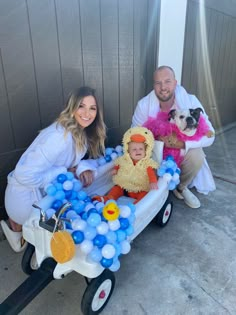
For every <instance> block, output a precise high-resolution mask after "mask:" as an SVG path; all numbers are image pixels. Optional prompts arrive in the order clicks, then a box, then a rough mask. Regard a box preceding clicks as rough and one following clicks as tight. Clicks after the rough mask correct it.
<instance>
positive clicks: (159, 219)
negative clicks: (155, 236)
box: [156, 198, 173, 227]
mask: <svg viewBox="0 0 236 315" xmlns="http://www.w3.org/2000/svg"><path fill="white" fill-rule="evenodd" d="M172 210H173V202H172V201H170V198H167V200H166V202H165V203H164V205H163V207H162V208H161V210H160V211H159V212H158V214H157V216H156V223H157V224H158V225H159V226H161V227H164V226H166V224H167V223H168V222H169V220H170V217H171V214H172Z"/></svg>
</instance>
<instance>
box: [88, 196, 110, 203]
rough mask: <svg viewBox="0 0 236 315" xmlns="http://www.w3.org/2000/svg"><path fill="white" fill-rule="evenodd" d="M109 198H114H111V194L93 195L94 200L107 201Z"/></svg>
mask: <svg viewBox="0 0 236 315" xmlns="http://www.w3.org/2000/svg"><path fill="white" fill-rule="evenodd" d="M109 199H112V198H110V197H109V196H94V197H92V200H93V201H94V200H96V201H100V202H104V203H105V202H107V201H108V200H109Z"/></svg>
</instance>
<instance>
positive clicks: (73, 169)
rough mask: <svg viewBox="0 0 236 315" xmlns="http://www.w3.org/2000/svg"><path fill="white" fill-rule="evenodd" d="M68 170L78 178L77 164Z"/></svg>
mask: <svg viewBox="0 0 236 315" xmlns="http://www.w3.org/2000/svg"><path fill="white" fill-rule="evenodd" d="M68 172H71V173H73V174H74V176H75V178H77V179H78V176H77V174H76V166H74V167H70V168H68Z"/></svg>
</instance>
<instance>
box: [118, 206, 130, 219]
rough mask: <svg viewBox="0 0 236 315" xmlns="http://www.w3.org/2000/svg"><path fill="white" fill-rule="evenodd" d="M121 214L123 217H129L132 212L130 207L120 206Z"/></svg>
mask: <svg viewBox="0 0 236 315" xmlns="http://www.w3.org/2000/svg"><path fill="white" fill-rule="evenodd" d="M119 208H120V216H121V217H122V218H128V217H129V216H130V214H131V210H130V207H128V206H120V207H119Z"/></svg>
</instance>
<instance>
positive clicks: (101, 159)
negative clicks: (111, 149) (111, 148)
mask: <svg viewBox="0 0 236 315" xmlns="http://www.w3.org/2000/svg"><path fill="white" fill-rule="evenodd" d="M98 164H99V165H104V164H106V160H105V158H104V157H100V158H99V159H98Z"/></svg>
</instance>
